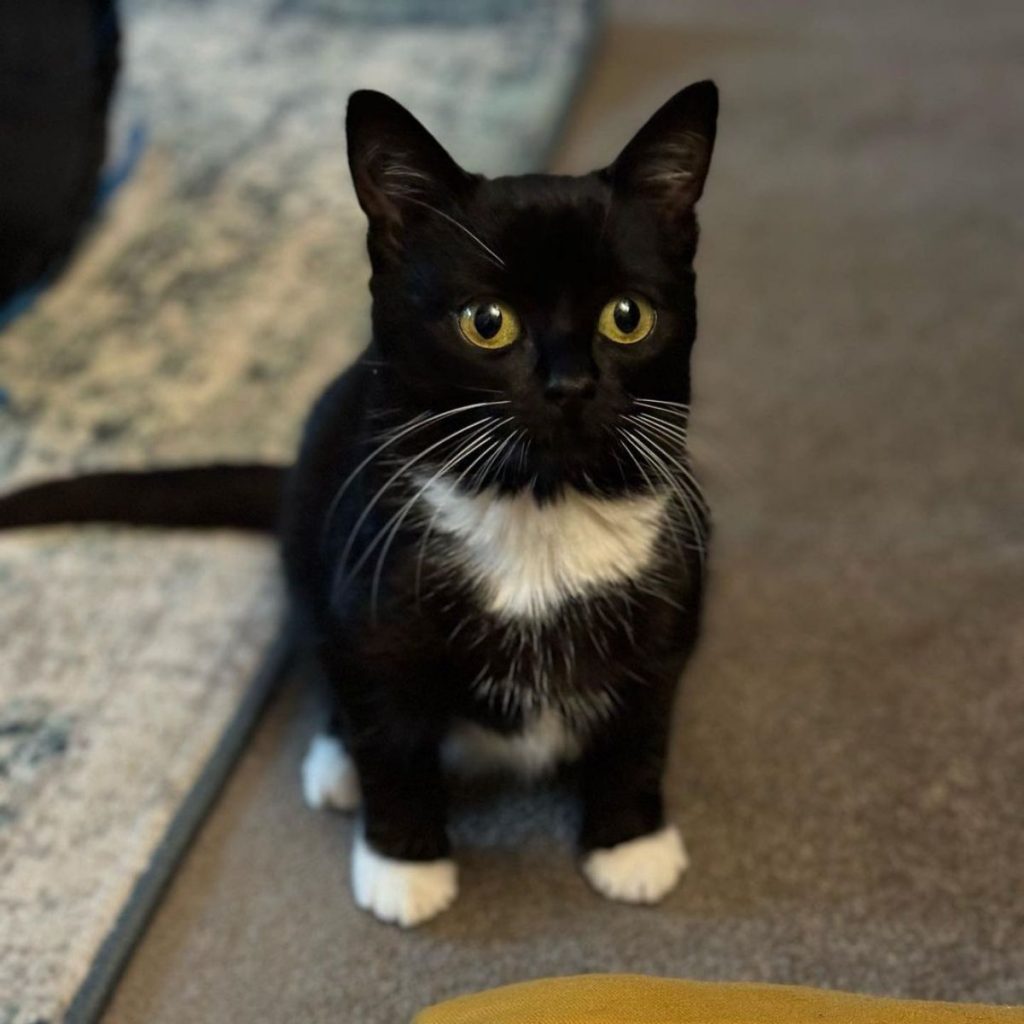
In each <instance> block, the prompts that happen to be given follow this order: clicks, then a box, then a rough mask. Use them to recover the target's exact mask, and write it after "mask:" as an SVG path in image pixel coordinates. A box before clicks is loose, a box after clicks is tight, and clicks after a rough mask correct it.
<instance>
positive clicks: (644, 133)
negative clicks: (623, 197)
mask: <svg viewBox="0 0 1024 1024" xmlns="http://www.w3.org/2000/svg"><path fill="white" fill-rule="evenodd" d="M717 121H718V88H717V87H716V86H715V83H714V82H710V81H705V82H697V83H695V84H694V85H690V86H687V88H685V89H683V90H682V91H680V92H677V93H676V94H675V96H673V97H672V98H671V99H670V100H668V102H667V103H665V104H664V105H663V106H662V107H661V108H660V109H659V110H657V111H656V112H655V114H654V115H653V116H652V117H651V118H650V120H649V121H648V122H647V123H646V124H645V125H644V126H643V128H641V129H640V131H638V132H637V133H636V135H634V136H633V138H632V140H631V141H630V142H629V144H628V145H627V146H626V148H625V149H624V150H623V151H622V152H621V153H620V154H619V157H618V159H617V160H616V161H615V163H613V164H612V165H611V167H610V168H608V171H607V172H606V173H607V174H608V176H609V177H610V179H611V181H612V184H613V186H614V187H615V188H616V189H621V190H624V191H627V192H629V193H630V194H632V195H641V196H644V197H645V198H647V199H649V200H650V201H652V202H654V203H655V204H656V205H657V206H658V207H659V208H660V209H661V210H662V212H663V213H665V214H666V215H667V216H668V217H669V218H670V219H675V218H676V217H678V216H679V215H681V214H685V213H687V212H689V211H690V210H692V208H693V205H694V203H696V202H697V200H698V199H700V196H701V193H702V192H703V191H704V181H705V179H706V178H707V174H708V168H709V167H710V166H711V151H712V149H713V148H714V145H715V127H716V123H717Z"/></svg>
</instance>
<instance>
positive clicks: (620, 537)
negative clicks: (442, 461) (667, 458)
mask: <svg viewBox="0 0 1024 1024" xmlns="http://www.w3.org/2000/svg"><path fill="white" fill-rule="evenodd" d="M423 500H424V501H425V502H426V504H427V506H428V508H429V509H430V510H431V512H432V513H433V521H434V527H435V529H437V530H439V531H441V532H442V533H446V534H448V535H449V536H451V537H452V538H454V539H455V540H456V541H457V544H456V558H457V559H458V561H459V563H460V564H461V565H462V567H463V568H464V569H465V570H466V571H468V572H469V573H470V575H472V576H473V577H474V578H475V579H476V581H477V582H478V583H479V584H480V586H481V587H482V588H483V590H484V593H485V594H486V598H487V608H488V610H489V611H491V612H493V613H494V614H495V615H499V616H501V617H503V618H505V619H523V618H526V619H540V618H544V617H546V616H547V615H549V614H550V613H552V612H553V611H555V610H556V609H557V608H558V607H559V606H560V605H562V604H563V603H564V602H566V601H568V600H570V599H571V598H574V597H580V596H582V595H584V594H587V593H589V592H593V591H595V590H598V589H600V588H601V587H605V586H608V585H610V584H614V583H620V582H622V581H624V580H628V579H630V578H633V577H635V576H637V575H638V574H639V573H641V572H642V571H643V570H644V569H645V568H646V567H647V566H648V565H649V564H650V561H651V558H652V556H653V554H654V547H655V544H656V542H657V539H658V534H659V532H660V530H661V526H662V521H663V519H664V516H665V506H666V501H667V499H666V498H665V497H664V496H663V495H657V496H645V497H631V498H599V497H594V496H592V495H587V494H581V493H580V492H579V491H567V492H566V494H565V495H564V496H562V497H561V498H559V499H558V500H556V501H553V502H550V503H548V504H546V505H538V504H537V503H536V501H535V500H534V499H533V497H532V496H531V495H529V494H526V493H523V494H519V495H515V496H508V495H500V494H498V492H497V491H496V490H487V491H484V492H482V493H481V494H476V495H467V494H463V493H462V492H460V491H459V490H458V489H457V488H456V487H455V486H454V485H453V484H452V483H450V482H449V481H447V480H443V479H441V480H434V481H431V482H430V483H429V484H428V486H427V487H426V489H425V490H424V492H423Z"/></svg>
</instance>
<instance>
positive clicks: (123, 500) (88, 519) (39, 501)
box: [0, 463, 288, 532]
mask: <svg viewBox="0 0 1024 1024" xmlns="http://www.w3.org/2000/svg"><path fill="white" fill-rule="evenodd" d="M287 472H288V471H287V469H286V468H285V467H283V466H271V465H262V464H259V463H251V464H246V465H210V466H193V467H188V468H183V469H152V470H141V471H139V472H114V473H86V474H84V475H83V476H75V477H69V478H67V479H64V480H48V481H46V482H45V483H41V484H35V485H34V486H31V487H26V488H24V490H20V491H14V492H12V493H11V494H7V495H2V496H0V530H10V529H15V528H17V527H19V526H42V525H45V524H55V523H130V524H132V525H134V526H171V527H204V526H205V527H234V528H235V529H241V530H259V531H264V532H267V531H273V530H274V529H276V527H277V522H278V514H279V510H280V507H281V494H282V491H283V489H284V480H285V476H286V475H287Z"/></svg>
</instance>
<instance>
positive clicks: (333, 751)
mask: <svg viewBox="0 0 1024 1024" xmlns="http://www.w3.org/2000/svg"><path fill="white" fill-rule="evenodd" d="M302 796H303V798H304V799H305V801H306V804H307V805H308V806H310V807H312V808H314V810H319V809H320V808H323V807H333V808H334V809H335V810H338V811H352V810H355V809H356V808H357V807H358V806H359V777H358V775H357V774H356V766H355V763H354V762H353V761H352V758H351V757H349V756H348V753H347V752H346V751H345V748H344V747H343V746H342V744H341V741H340V740H338V739H337V738H336V737H334V736H327V735H321V736H314V737H313V742H312V743H310V745H309V750H308V751H307V752H306V757H305V759H304V760H303V762H302Z"/></svg>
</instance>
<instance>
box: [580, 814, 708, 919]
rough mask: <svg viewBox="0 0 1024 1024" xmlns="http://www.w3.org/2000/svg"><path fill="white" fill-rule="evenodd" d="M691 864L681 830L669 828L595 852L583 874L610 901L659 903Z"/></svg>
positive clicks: (592, 853)
mask: <svg viewBox="0 0 1024 1024" xmlns="http://www.w3.org/2000/svg"><path fill="white" fill-rule="evenodd" d="M688 864H689V858H688V857H687V856H686V848H685V847H684V846H683V838H682V836H680V834H679V829H677V828H676V827H675V826H674V825H666V826H665V827H664V828H662V829H659V830H658V831H657V832H651V833H650V835H646V836H640V837H639V838H638V839H630V840H629V841H628V842H625V843H619V845H618V846H613V847H611V848H610V849H607V850H594V851H592V852H591V853H589V854H588V855H587V857H586V859H585V860H584V861H583V874H584V875H586V877H587V881H588V882H590V884H591V885H592V886H593V887H594V888H595V889H596V890H597V891H598V892H599V893H601V895H602V896H607V897H608V899H610V900H621V901H622V902H623V903H657V902H658V901H659V900H660V899H662V898H663V897H664V896H666V895H668V893H669V892H671V891H672V889H674V888H675V885H676V882H678V881H679V876H680V875H681V874H682V873H683V872H684V871H685V870H686V867H687V865H688Z"/></svg>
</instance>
